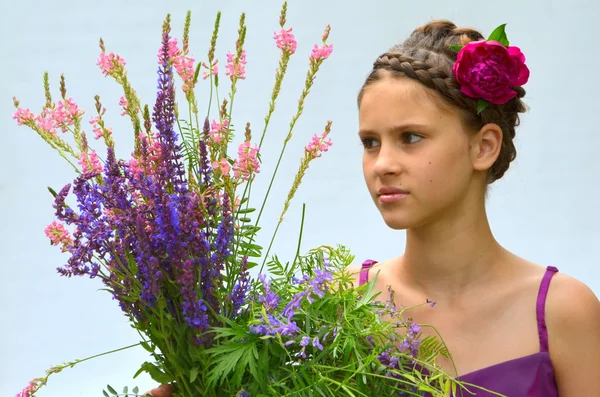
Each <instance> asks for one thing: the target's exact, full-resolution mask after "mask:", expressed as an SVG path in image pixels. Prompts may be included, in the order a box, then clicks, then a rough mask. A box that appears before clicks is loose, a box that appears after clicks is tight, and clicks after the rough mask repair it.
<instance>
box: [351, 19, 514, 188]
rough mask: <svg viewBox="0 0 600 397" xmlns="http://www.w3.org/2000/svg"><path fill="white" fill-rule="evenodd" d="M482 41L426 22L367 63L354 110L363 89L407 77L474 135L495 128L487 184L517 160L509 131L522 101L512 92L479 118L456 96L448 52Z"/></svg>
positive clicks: (469, 101) (472, 102) (442, 23)
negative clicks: (497, 140)
mask: <svg viewBox="0 0 600 397" xmlns="http://www.w3.org/2000/svg"><path fill="white" fill-rule="evenodd" d="M483 39H484V37H483V36H482V35H481V33H479V32H477V31H476V30H473V29H467V28H458V27H457V26H456V25H454V24H453V23H452V22H450V21H446V20H436V21H432V22H429V23H428V24H426V25H423V26H421V27H419V28H417V29H416V30H415V31H413V33H412V34H411V35H410V37H409V38H408V39H407V40H406V41H404V42H403V43H402V44H399V45H396V46H394V47H392V48H391V49H390V50H389V51H387V52H386V53H384V54H382V55H380V56H379V57H378V58H377V60H376V61H375V62H374V63H373V69H372V70H371V72H370V74H369V76H368V77H367V79H366V81H365V83H364V84H363V87H362V89H361V90H360V93H359V95H358V104H359V106H360V102H361V99H362V97H363V94H364V90H365V88H367V87H368V86H369V85H371V84H372V83H374V82H376V81H379V80H381V79H382V78H384V77H385V76H386V75H389V76H392V77H394V78H399V77H408V78H411V79H414V80H417V81H419V82H420V83H421V84H423V85H424V86H426V87H428V88H431V89H433V90H435V91H436V92H437V93H438V94H439V96H440V97H441V98H442V99H443V100H444V101H445V102H446V103H448V104H450V105H453V106H454V107H457V108H459V109H462V111H461V114H462V116H463V118H464V121H465V124H466V125H468V126H469V127H470V128H472V129H473V130H475V131H477V130H479V129H480V128H481V127H483V126H484V125H485V124H488V123H495V124H497V125H498V126H499V127H500V128H501V129H502V132H503V134H502V135H503V137H502V147H501V149H500V155H499V156H498V159H497V160H496V162H495V163H494V165H493V166H492V167H491V169H490V170H489V172H488V183H489V184H491V183H493V182H495V181H496V180H498V179H500V178H501V177H502V176H503V175H504V173H505V172H506V171H507V170H508V168H509V165H510V163H511V162H512V161H513V160H514V159H515V158H516V156H517V150H516V148H515V145H514V142H513V139H514V137H515V128H516V127H517V126H518V125H519V122H520V120H519V113H523V112H525V110H526V107H525V104H524V103H523V101H521V98H523V97H524V96H525V90H524V89H523V88H522V87H514V90H515V91H516V92H517V96H516V97H515V98H513V99H511V100H510V101H508V102H507V103H505V104H504V105H494V104H490V105H489V106H488V107H487V108H486V109H485V110H484V111H483V112H481V113H480V114H477V100H476V99H473V98H469V97H467V96H465V95H463V94H462V93H461V92H460V87H459V85H458V83H457V82H456V79H455V78H454V75H453V73H452V66H453V65H454V62H455V61H456V53H455V52H454V50H452V48H451V46H452V45H466V44H467V43H469V42H471V41H477V40H483Z"/></svg>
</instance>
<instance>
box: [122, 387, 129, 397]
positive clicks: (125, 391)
mask: <svg viewBox="0 0 600 397" xmlns="http://www.w3.org/2000/svg"><path fill="white" fill-rule="evenodd" d="M128 391H129V388H128V387H127V386H125V387H124V388H123V394H125V396H127V392H128Z"/></svg>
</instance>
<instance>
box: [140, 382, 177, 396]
mask: <svg viewBox="0 0 600 397" xmlns="http://www.w3.org/2000/svg"><path fill="white" fill-rule="evenodd" d="M143 395H144V396H147V395H150V396H152V397H171V396H172V395H173V386H171V385H160V386H158V387H156V388H154V389H152V390H150V391H149V392H146V393H144V394H143Z"/></svg>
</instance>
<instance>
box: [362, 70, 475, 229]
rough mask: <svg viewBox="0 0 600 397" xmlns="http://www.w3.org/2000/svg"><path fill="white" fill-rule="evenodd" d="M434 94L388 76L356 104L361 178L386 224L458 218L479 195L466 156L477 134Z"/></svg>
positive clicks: (470, 157) (399, 225)
mask: <svg viewBox="0 0 600 397" xmlns="http://www.w3.org/2000/svg"><path fill="white" fill-rule="evenodd" d="M433 95H435V94H434V93H433V92H432V91H430V90H429V89H427V88H425V87H423V86H422V85H420V83H418V82H416V81H414V80H412V79H409V78H391V77H389V76H386V77H384V78H383V79H381V80H379V81H377V82H375V83H373V84H371V85H369V86H367V87H366V88H365V91H364V94H363V97H362V101H361V103H360V109H359V136H360V139H361V141H362V142H363V145H364V154H363V172H364V177H365V181H366V184H367V187H368V189H369V192H370V194H371V197H372V198H373V201H374V202H375V205H376V206H377V208H378V209H379V211H380V212H381V214H382V216H383V219H384V221H385V222H386V224H387V225H388V226H389V227H391V228H392V229H408V228H415V227H419V226H424V225H427V224H432V223H436V222H437V221H439V220H441V219H447V220H448V221H451V220H452V219H457V217H460V216H461V214H463V213H464V211H465V210H468V208H469V205H471V204H475V202H476V201H477V198H481V197H482V196H483V191H482V189H481V184H479V183H478V182H477V181H480V180H481V178H474V174H475V173H476V172H477V171H476V170H475V169H474V167H473V161H472V160H473V158H474V157H473V156H474V153H473V152H474V151H473V150H472V147H473V144H474V143H476V142H475V141H474V139H476V138H474V137H476V135H477V134H474V133H470V132H467V131H465V127H464V126H463V124H462V122H461V118H460V115H459V114H458V112H454V111H452V110H449V108H448V109H444V107H443V106H440V105H439V101H440V100H439V99H437V100H436V99H435V98H434V97H433ZM476 180H477V181H476Z"/></svg>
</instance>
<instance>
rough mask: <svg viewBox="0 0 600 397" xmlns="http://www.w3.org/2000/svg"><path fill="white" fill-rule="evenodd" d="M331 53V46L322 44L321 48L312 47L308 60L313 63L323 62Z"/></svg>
mask: <svg viewBox="0 0 600 397" xmlns="http://www.w3.org/2000/svg"><path fill="white" fill-rule="evenodd" d="M332 51H333V44H323V45H322V46H318V45H316V44H315V45H314V47H313V49H312V53H311V54H310V58H311V59H312V60H314V61H320V60H325V59H327V58H329V55H331V52H332Z"/></svg>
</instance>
